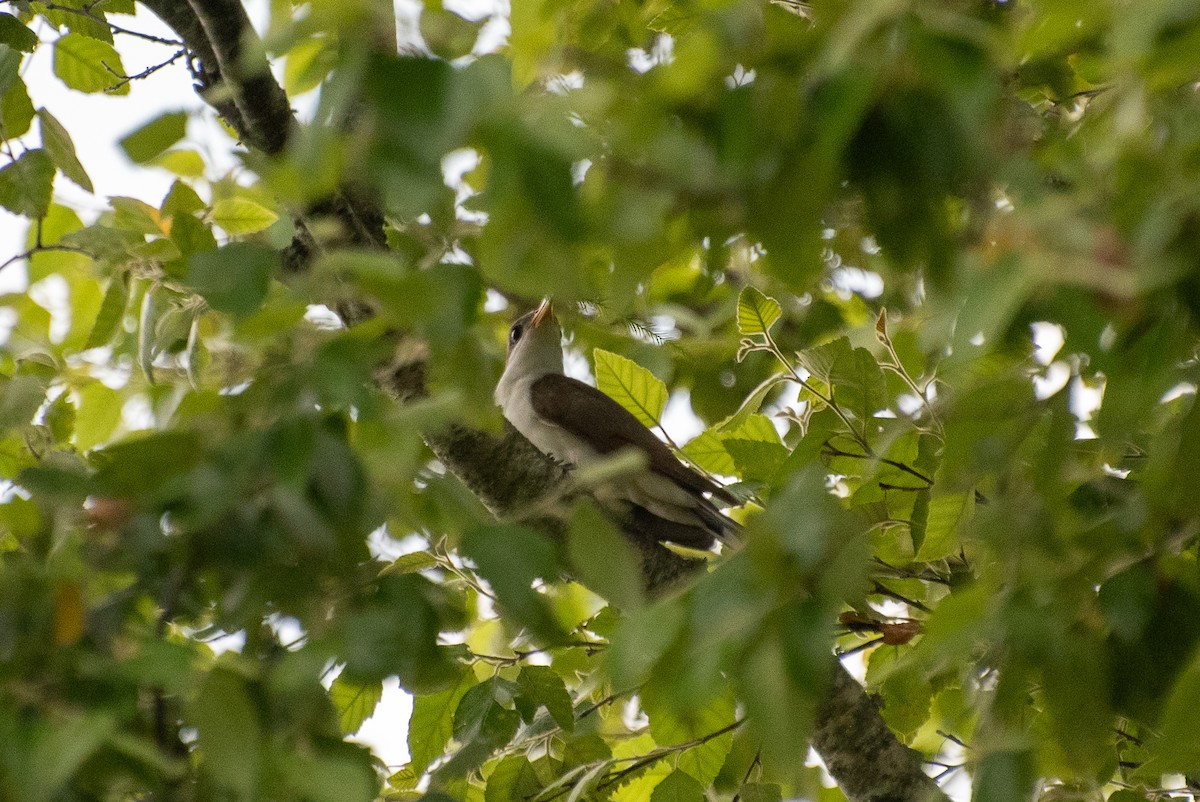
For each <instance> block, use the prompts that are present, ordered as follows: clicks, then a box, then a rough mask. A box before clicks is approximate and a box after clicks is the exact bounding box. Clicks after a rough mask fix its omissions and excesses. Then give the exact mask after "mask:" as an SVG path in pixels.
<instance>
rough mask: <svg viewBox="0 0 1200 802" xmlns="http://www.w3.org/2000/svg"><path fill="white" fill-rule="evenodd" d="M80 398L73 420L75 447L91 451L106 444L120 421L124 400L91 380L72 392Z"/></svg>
mask: <svg viewBox="0 0 1200 802" xmlns="http://www.w3.org/2000/svg"><path fill="white" fill-rule="evenodd" d="M75 393H76V395H77V396H78V399H79V414H78V415H77V416H76V421H75V447H76V448H77V449H79V451H80V452H85V451H90V450H91V449H93V448H95V447H96V446H98V445H102V444H103V443H106V442H108V440H109V438H111V437H112V434H113V432H114V431H115V430H116V428H117V425H118V424H119V423H120V422H121V405H122V401H123V399H122V398H121V394H120V393H118V392H117V391H116V390H114V389H112V388H111V387H108V386H106V385H104V384H103V383H101V382H98V381H93V382H91V383H90V384H87V385H85V386H84V387H81V388H79V389H77V390H76V391H75Z"/></svg>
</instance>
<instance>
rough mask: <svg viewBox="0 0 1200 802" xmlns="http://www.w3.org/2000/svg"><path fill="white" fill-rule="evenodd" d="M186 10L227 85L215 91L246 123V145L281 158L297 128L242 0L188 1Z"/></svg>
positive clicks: (243, 139)
mask: <svg viewBox="0 0 1200 802" xmlns="http://www.w3.org/2000/svg"><path fill="white" fill-rule="evenodd" d="M176 2H178V0H176ZM187 4H188V6H190V7H191V9H192V13H193V14H195V15H196V19H197V20H198V21H199V22H200V27H201V28H203V29H204V34H205V36H206V37H207V39H208V42H209V45H210V46H211V48H212V54H213V58H215V59H216V66H217V70H218V71H219V75H220V77H221V79H222V84H221V86H220V87H217V88H216V91H221V89H222V88H223V89H224V90H225V91H227V92H228V93H229V96H230V98H232V100H233V104H234V106H236V107H237V110H238V114H239V115H240V116H241V119H242V121H243V123H244V126H243V128H242V129H239V130H238V134H239V135H240V136H241V137H242V141H243V142H245V143H246V144H247V145H249V146H250V147H252V148H254V149H255V150H259V151H262V152H263V153H266V154H267V155H269V156H275V155H278V154H279V153H280V152H282V151H283V148H284V145H286V144H287V141H288V137H289V136H290V135H291V133H292V129H293V128H294V127H295V124H296V122H295V118H293V117H292V109H291V107H290V106H289V105H288V99H287V95H286V94H284V91H283V87H281V86H280V85H279V84H278V83H277V82H276V81H275V77H274V76H273V75H271V67H270V65H269V64H267V58H266V54H265V53H264V52H263V49H262V44H261V42H259V41H258V35H257V34H256V33H255V32H254V28H253V27H251V25H250V18H249V17H247V16H246V10H245V9H244V8H242V4H241V2H240V0H187Z"/></svg>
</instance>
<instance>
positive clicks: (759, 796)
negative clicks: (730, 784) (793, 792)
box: [738, 783, 783, 802]
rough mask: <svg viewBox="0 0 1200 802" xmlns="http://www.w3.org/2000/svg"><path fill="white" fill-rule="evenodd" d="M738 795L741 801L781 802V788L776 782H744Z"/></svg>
mask: <svg viewBox="0 0 1200 802" xmlns="http://www.w3.org/2000/svg"><path fill="white" fill-rule="evenodd" d="M738 796H740V797H741V798H742V802H783V789H782V788H781V787H780V786H779V785H778V784H776V783H746V784H745V785H743V786H742V787H741V788H740V789H738Z"/></svg>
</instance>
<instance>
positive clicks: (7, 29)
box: [0, 13, 38, 53]
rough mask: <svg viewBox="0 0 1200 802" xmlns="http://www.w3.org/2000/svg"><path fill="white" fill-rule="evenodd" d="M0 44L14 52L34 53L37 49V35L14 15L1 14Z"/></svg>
mask: <svg viewBox="0 0 1200 802" xmlns="http://www.w3.org/2000/svg"><path fill="white" fill-rule="evenodd" d="M0 43H3V44H5V45H7V46H9V47H11V48H13V49H14V50H21V51H24V52H26V53H32V52H33V49H34V48H35V47H37V44H38V38H37V34H36V33H34V32H33V31H31V30H29V28H28V27H26V26H25V24H24V23H23V22H21V21H20V20H19V19H17V18H16V17H14V16H13V15H12V14H2V13H0Z"/></svg>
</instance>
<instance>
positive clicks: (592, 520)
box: [551, 502, 642, 729]
mask: <svg viewBox="0 0 1200 802" xmlns="http://www.w3.org/2000/svg"><path fill="white" fill-rule="evenodd" d="M567 556H568V557H569V559H570V560H571V564H572V565H573V566H574V568H575V572H576V576H577V577H578V578H579V581H580V583H582V584H583V585H584V586H585V587H587V588H588V589H589V590H591V591H593V592H594V593H597V594H599V595H601V596H603V597H604V598H605V599H607V600H608V601H609V602H611V603H612V604H613V605H614V606H616V607H618V608H620V609H622V610H626V611H628V610H632V609H635V608H637V607H639V606H641V604H642V584H641V582H642V574H641V561H640V559H639V557H638V554H637V550H636V549H635V548H634V546H633V545H632V544H631V543H630V542H629V541H628V540H626V539H625V536H624V535H622V534H621V532H620V531H618V530H617V527H616V526H615V525H614V524H613V523H612V522H611V521H609V520H608V519H607V518H605V517H604V515H603V514H601V512H600V511H599V510H598V509H596V507H595V506H594V505H592V504H589V503H586V502H582V503H580V504H578V505H577V506H576V507H575V509H574V510H573V511H572V514H571V525H570V528H569V530H568V532H567ZM551 712H552V713H553V712H554V711H551ZM555 718H556V719H557V718H558V716H557V715H556V716H555ZM559 724H560V725H562V726H563V727H564V729H567V728H568V727H567V725H565V724H563V722H562V721H559Z"/></svg>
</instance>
